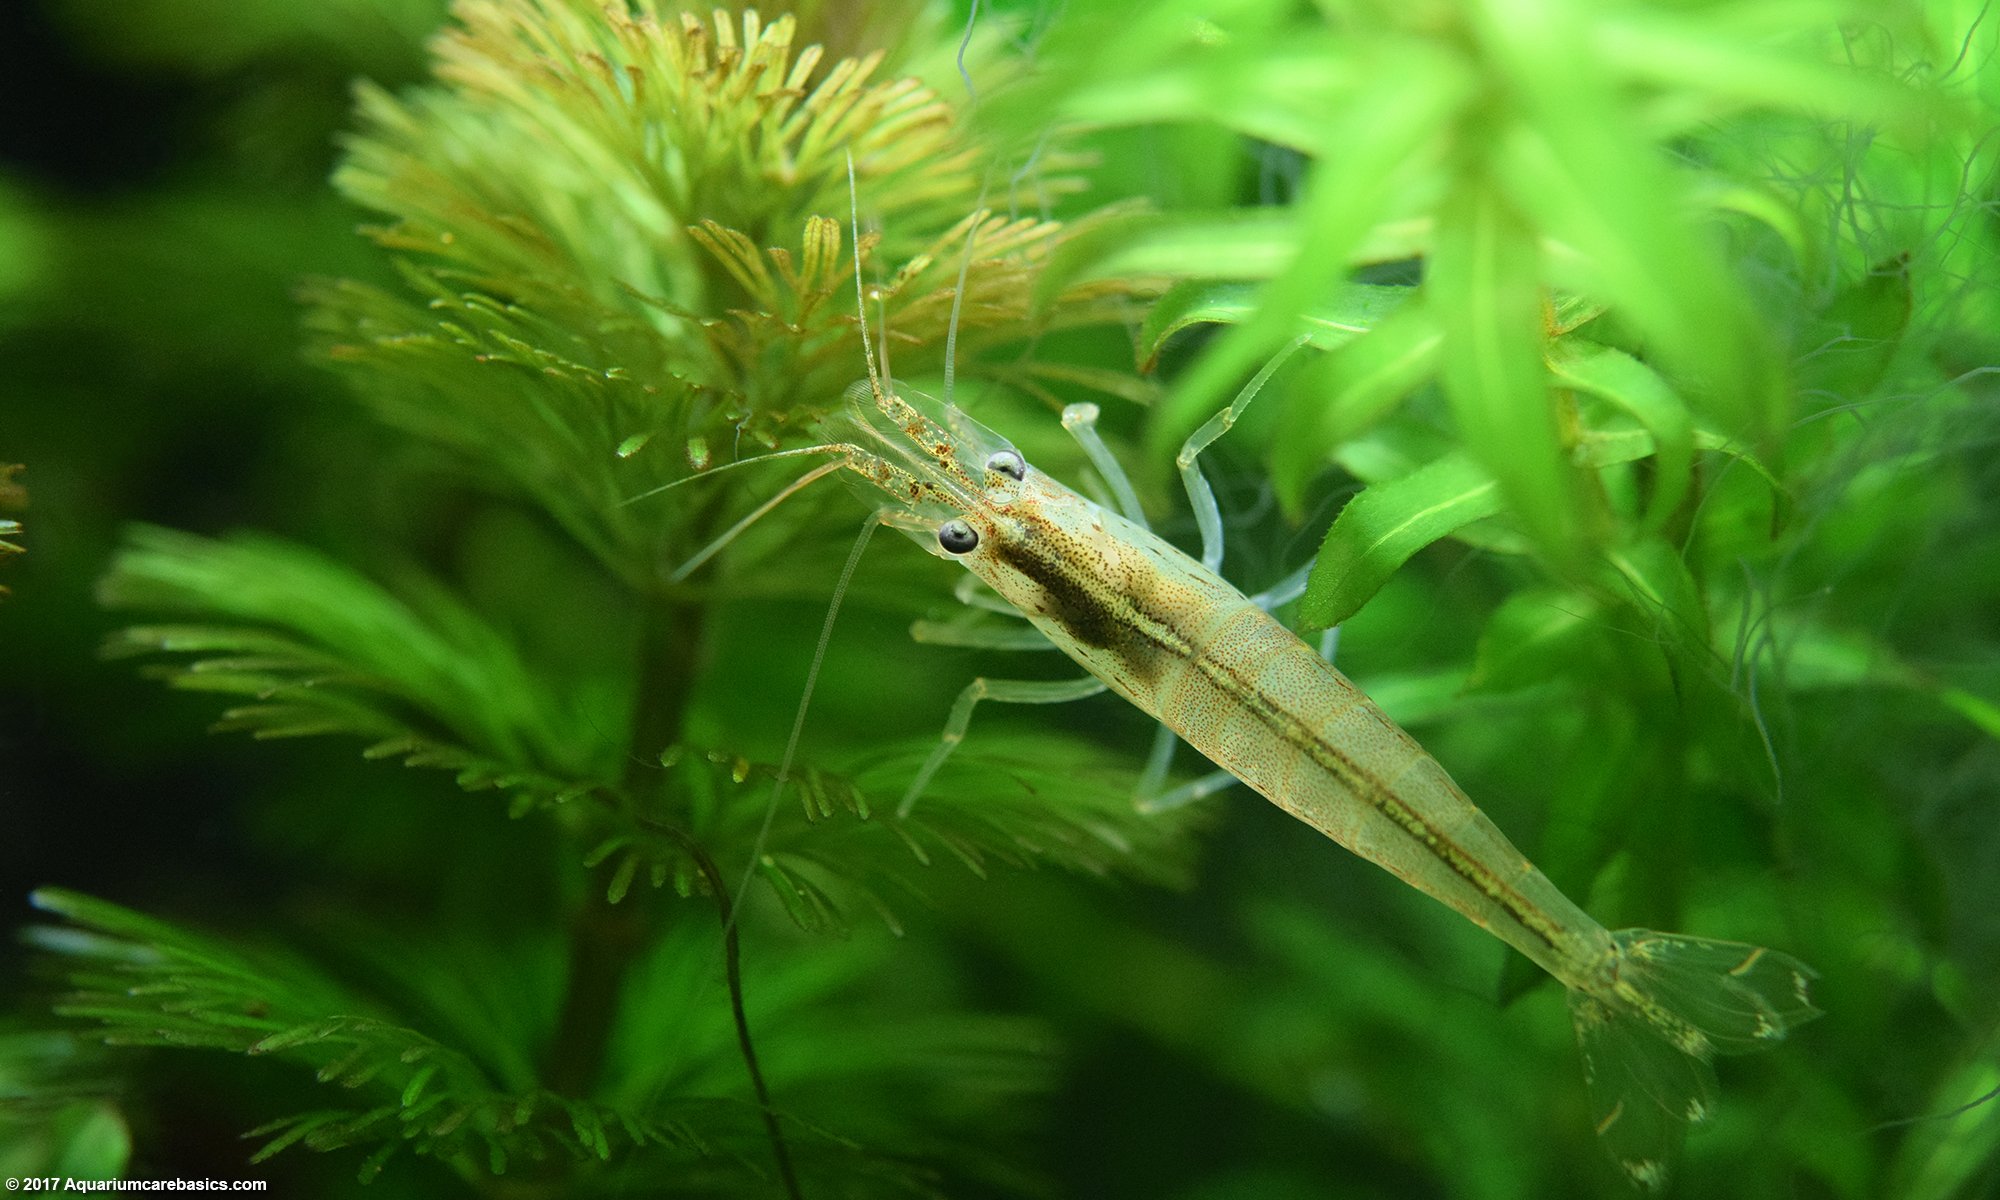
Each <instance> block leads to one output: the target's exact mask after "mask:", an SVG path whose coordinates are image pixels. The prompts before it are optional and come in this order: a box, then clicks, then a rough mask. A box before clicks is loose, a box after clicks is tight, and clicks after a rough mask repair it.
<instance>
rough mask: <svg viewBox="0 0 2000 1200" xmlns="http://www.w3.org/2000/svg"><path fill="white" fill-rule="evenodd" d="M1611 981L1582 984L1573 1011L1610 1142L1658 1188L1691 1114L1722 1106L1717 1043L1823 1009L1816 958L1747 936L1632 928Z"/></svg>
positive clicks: (1724, 1046)
mask: <svg viewBox="0 0 2000 1200" xmlns="http://www.w3.org/2000/svg"><path fill="white" fill-rule="evenodd" d="M1611 936H1612V940H1613V942H1614V943H1615V944H1616V946H1617V953H1616V956H1615V958H1614V960H1613V962H1612V964H1611V965H1610V967H1609V968H1608V969H1607V970H1606V971H1605V972H1604V974H1603V975H1602V976H1601V977H1600V978H1601V979H1602V980H1603V982H1602V983H1601V984H1596V985H1594V986H1590V987H1584V988H1574V989H1572V990H1571V991H1570V994H1569V1006H1570V1015H1571V1017H1572V1018H1574V1020H1575V1022H1576V1040H1577V1044H1578V1045H1579V1046H1580V1047H1581V1048H1582V1050H1583V1074H1584V1081H1585V1084H1586V1086H1587V1088H1588V1091H1589V1094H1590V1105H1591V1111H1592V1113H1593V1114H1594V1115H1595V1117H1596V1119H1597V1132H1598V1135H1599V1136H1600V1137H1602V1138H1603V1140H1604V1148H1605V1149H1606V1150H1607V1151H1609V1152H1610V1154H1611V1157H1612V1158H1614V1159H1616V1160H1617V1162H1618V1165H1619V1166H1620V1167H1621V1168H1622V1169H1623V1170H1624V1171H1625V1173H1626V1174H1627V1175H1628V1176H1630V1177H1631V1179H1632V1181H1633V1182H1634V1183H1636V1184H1637V1185H1638V1186H1639V1187H1640V1188H1642V1189H1644V1190H1647V1191H1654V1190H1657V1189H1659V1188H1660V1187H1661V1186H1663V1185H1664V1184H1665V1183H1666V1178H1667V1170H1668V1166H1669V1164H1670V1163H1671V1162H1672V1161H1673V1159H1674V1157H1675V1156H1676V1154H1677V1153H1678V1152H1679V1150H1680V1146H1681V1142H1682V1140H1683V1139H1684V1138H1685V1137H1686V1134H1687V1128H1688V1126H1689V1125H1692V1124H1696V1123H1699V1122H1701V1121H1704V1120H1706V1119H1707V1118H1708V1115H1709V1113H1710V1112H1711V1111H1712V1110H1713V1106H1714V1096H1715V1071H1714V1069H1713V1068H1712V1067H1711V1066H1710V1065H1709V1060H1710V1059H1712V1058H1713V1057H1714V1056H1715V1055H1717V1054H1746V1053H1749V1052H1750V1051H1753V1050H1762V1049H1764V1048H1766V1047H1767V1046H1770V1045H1771V1044H1773V1043H1774V1042H1777V1041H1778V1040H1779V1039H1781V1038H1783V1037H1784V1036H1785V1035H1786V1034H1787V1033H1789V1032H1791V1030H1792V1029H1793V1028H1794V1027H1796V1026H1798V1025H1802V1024H1804V1023H1805V1022H1807V1021H1810V1020H1811V1019H1812V1018H1814V1017H1816V1016H1818V1015H1819V1010H1818V1009H1816V1008H1814V1007H1813V1006H1812V1002H1811V1000H1810V999H1809V998H1808V997H1807V988H1808V985H1809V984H1810V983H1811V981H1812V979H1813V978H1814V976H1813V972H1812V969H1811V968H1809V967H1807V966H1806V965H1805V964H1804V963H1801V962H1799V961H1798V960H1797V959H1795V958H1792V957H1790V956H1789V955H1785V954H1780V953H1778V952H1777V951H1775V950H1766V949H1764V948H1763V947H1761V946H1747V945H1744V944H1743V943H1741V942H1718V941H1711V940H1709V939H1707V938H1694V937H1683V936H1681V935H1679V934H1673V933H1655V932H1653V931H1652V930H1650V929H1625V930H1620V931H1619V932H1617V933H1614V934H1612V935H1611Z"/></svg>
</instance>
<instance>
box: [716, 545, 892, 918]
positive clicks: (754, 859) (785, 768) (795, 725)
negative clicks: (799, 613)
mask: <svg viewBox="0 0 2000 1200" xmlns="http://www.w3.org/2000/svg"><path fill="white" fill-rule="evenodd" d="M882 523H883V522H882V515H881V514H880V513H877V514H875V515H874V516H873V517H871V518H869V521H868V523H867V524H866V525H863V526H862V527H861V536H860V537H857V538H855V539H854V549H852V550H850V551H848V552H847V564H846V565H845V566H843V567H841V569H840V582H838V583H836V584H834V585H833V600H832V602H831V603H829V604H828V605H827V606H826V621H825V622H824V623H823V624H821V626H820V628H819V644H818V645H816V646H814V647H813V656H812V666H810V667H808V668H806V687H805V694H804V695H802V696H800V697H799V711H798V712H797V713H796V714H795V715H794V716H793V717H792V733H791V736H790V737H788V738H786V739H785V754H784V757H782V758H780V759H779V760H778V777H777V778H776V779H773V780H772V781H771V800H770V803H768V804H766V805H765V806H764V823H763V824H762V825H760V826H758V828H757V839H756V840H755V841H754V842H752V843H751V845H750V861H749V862H747V863H745V864H744V865H743V881H742V882H741V883H739V884H737V885H736V894H735V895H734V896H732V897H730V899H729V918H728V920H726V921H725V922H724V923H723V930H724V932H728V931H731V930H734V929H735V928H736V913H737V910H738V909H740V908H742V906H743V897H744V896H745V895H747V894H748V893H749V891H750V881H751V880H752V879H754V878H756V875H757V865H758V864H759V863H761V862H763V861H764V844H765V843H766V842H767V841H768V840H769V839H770V836H771V821H772V819H773V818H774V817H776V816H777V815H778V799H779V797H780V796H782V795H783V794H784V791H785V784H787V783H789V782H791V778H792V759H793V757H794V756H795V755H796V754H797V753H798V749H799V735H800V734H801V733H803V732H804V731H805V727H806V709H807V707H808V706H810V705H811V704H812V697H813V688H814V687H816V686H817V685H818V684H819V668H820V664H821V663H823V662H825V661H826V647H827V643H828V642H830V641H832V640H833V622H834V618H836V617H838V616H839V615H840V602H841V601H842V600H844V599H846V598H847V585H848V584H849V583H851V582H853V580H854V568H856V567H858V566H860V565H861V552H862V551H863V550H866V549H867V548H868V539H869V538H870V537H872V536H874V534H875V530H876V529H877V527H879V526H880V525H881V524H882Z"/></svg>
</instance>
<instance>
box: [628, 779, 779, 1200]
mask: <svg viewBox="0 0 2000 1200" xmlns="http://www.w3.org/2000/svg"><path fill="white" fill-rule="evenodd" d="M639 823H640V824H642V825H644V826H645V827H646V828H648V829H653V830H657V831H658V832H660V833H662V834H665V835H666V836H667V837H670V838H672V839H673V840H674V841H675V842H677V843H679V845H680V847H681V848H682V849H683V850H686V851H687V852H688V855H689V857H691V858H693V859H694V862H695V866H696V867H697V868H699V869H700V871H701V876H702V878H703V879H704V880H706V881H707V883H708V891H709V894H710V895H711V896H713V897H715V910H716V916H717V917H718V918H719V919H720V920H721V921H722V958H723V970H724V973H725V974H726V975H727V977H728V980H729V1011H730V1013H731V1015H732V1016H734V1017H735V1019H736V1044H737V1046H738V1048H739V1049H741V1050H742V1052H743V1069H744V1070H745V1071H747V1072H749V1074H750V1086H751V1088H752V1089H754V1090H755V1091H756V1093H757V1106H758V1107H759V1108H760V1109H762V1110H763V1113H764V1132H765V1133H767V1134H768V1135H770V1138H771V1157H772V1158H774V1159H776V1160H777V1163H778V1178H779V1179H780V1180H782V1181H783V1182H784V1185H785V1195H786V1196H787V1197H789V1198H790V1200H802V1197H803V1193H801V1192H800V1191H799V1178H798V1174H797V1173H796V1172H795V1171H794V1170H793V1169H792V1153H791V1150H790V1148H789V1147H788V1146H787V1145H786V1144H785V1131H784V1130H783V1129H782V1128H781V1127H780V1126H779V1125H778V1112H777V1110H776V1109H775V1108H773V1107H771V1092H770V1089H769V1088H767V1087H766V1086H765V1085H764V1070H763V1068H762V1067H760V1066H759V1065H758V1064H757V1047H756V1046H755V1044H753V1043H752V1042H751V1040H750V1017H749V1015H748V1014H747V1013H746V1012H745V1011H744V1009H743V969H742V968H743V961H742V951H741V948H740V946H739V944H738V942H737V938H736V922H735V920H734V919H732V918H733V917H734V913H733V912H732V911H731V905H730V902H729V889H728V887H727V886H726V885H725V884H724V883H723V882H722V872H721V871H720V870H718V869H717V868H716V865H715V859H714V858H712V857H710V856H709V853H708V851H707V850H706V849H704V848H703V847H702V844H701V843H700V842H697V841H695V840H694V839H693V838H692V837H689V836H688V835H687V834H686V833H685V832H683V831H681V830H679V829H676V828H675V827H673V826H672V825H668V824H666V823H664V822H661V821H655V820H652V819H651V818H648V817H644V816H642V817H640V818H639Z"/></svg>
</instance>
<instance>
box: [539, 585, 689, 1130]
mask: <svg viewBox="0 0 2000 1200" xmlns="http://www.w3.org/2000/svg"><path fill="white" fill-rule="evenodd" d="M703 616H704V612H703V609H702V608H701V607H700V606H699V605H691V604H684V603H679V602H676V601H673V600H669V599H666V598H664V597H661V596H657V595H656V596H653V597H651V598H650V599H649V600H648V601H647V603H646V605H645V609H644V611H643V613H642V614H641V618H640V619H641V626H640V631H639V638H638V650H637V653H638V662H639V679H638V686H637V690H638V695H637V697H636V699H635V702H634V704H633V712H632V724H631V729H630V731H629V734H628V740H627V744H626V755H625V757H626V763H627V766H626V779H625V785H626V786H625V789H624V790H625V793H626V795H627V796H628V797H629V796H630V795H633V794H636V793H637V792H638V791H639V790H640V789H641V788H642V787H643V785H645V784H646V783H648V782H651V781H650V780H649V779H648V778H647V777H646V774H645V773H646V772H650V771H652V770H653V767H654V764H655V763H656V762H657V761H658V757H659V754H660V751H661V750H663V749H665V748H666V747H667V746H669V745H672V744H673V743H674V742H675V741H676V740H677V739H678V738H679V737H680V731H681V722H682V720H683V719H684V718H685V717H686V714H687V700H688V693H689V691H690V690H691V688H692V685H693V682H694V667H695V660H696V655H697V649H696V648H697V645H698V643H699V642H700V639H701V626H702V618H703ZM652 933H653V922H652V919H651V916H650V914H649V912H648V910H647V906H645V905H638V904H634V905H627V906H619V905H615V904H613V903H611V901H610V900H609V899H608V898H607V897H606V895H605V893H604V891H603V889H601V888H592V889H591V890H590V892H589V893H588V894H587V895H586V896H585V898H584V901H583V905H582V907H581V908H580V909H579V910H578V911H577V913H576V917H575V919H574V921H573V922H572V924H571V928H570V941H569V973H568V983H567V986H566V989H565V991H564V994H563V1001H562V1009H561V1011H560V1012H559V1014H558V1015H557V1018H556V1033H555V1037H554V1038H553V1039H552V1040H551V1041H550V1043H549V1051H548V1056H547V1058H546V1060H545V1062H544V1064H543V1072H542V1076H543V1078H544V1079H546V1080H547V1081H548V1084H549V1086H550V1087H551V1088H553V1089H554V1090H556V1091H558V1092H561V1093H563V1094H565V1095H587V1094H588V1093H589V1091H590V1089H591V1088H592V1087H593V1086H595V1085H596V1083H597V1077H598V1075H599V1073H600V1072H601V1071H602V1069H603V1065H604V1051H605V1046H606V1044H607V1042H608V1040H609V1038H610V1036H611V1026H612V1023H613V1019H614V1018H615V1017H616V1016H617V1011H618V993H619V991H620V989H621V988H622V986H623V984H624V981H625V974H626V972H627V971H628V970H629V969H630V968H631V965H632V960H633V958H634V956H636V955H637V954H638V953H639V952H640V951H641V950H642V949H643V948H644V947H645V946H646V945H647V944H648V943H649V942H650V941H651V940H652Z"/></svg>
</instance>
